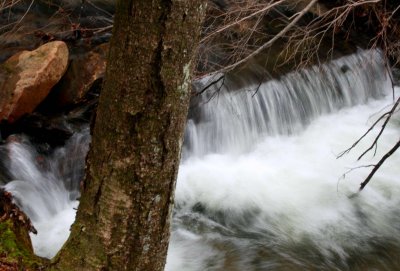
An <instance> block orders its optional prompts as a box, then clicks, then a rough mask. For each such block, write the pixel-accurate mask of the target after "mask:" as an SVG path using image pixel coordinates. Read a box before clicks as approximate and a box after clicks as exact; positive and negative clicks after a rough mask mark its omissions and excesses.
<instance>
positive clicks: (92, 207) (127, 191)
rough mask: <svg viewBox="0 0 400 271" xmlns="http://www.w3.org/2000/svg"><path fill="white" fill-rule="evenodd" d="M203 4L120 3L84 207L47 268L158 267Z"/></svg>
mask: <svg viewBox="0 0 400 271" xmlns="http://www.w3.org/2000/svg"><path fill="white" fill-rule="evenodd" d="M203 5H204V4H202V1H198V0H192V1H182V0H173V1H161V0H158V1H155V0H153V1H147V0H146V1H144V0H143V1H119V2H118V3H117V12H116V15H115V21H114V31H113V38H112V41H111V46H110V54H109V61H108V63H109V64H108V66H107V72H106V79H105V83H104V87H103V90H102V94H101V97H100V101H99V107H98V111H97V117H96V121H95V126H94V130H93V139H92V147H91V150H90V152H89V155H88V161H87V170H86V177H85V182H84V188H83V191H82V198H81V203H80V206H79V210H78V213H77V218H76V222H75V224H74V225H73V227H72V233H71V236H70V238H69V240H68V241H67V244H66V245H65V247H64V248H63V249H62V251H61V252H60V254H59V255H58V257H57V258H56V261H55V262H54V265H53V269H56V270H141V271H145V270H149V271H150V270H151V271H157V270H163V269H164V265H165V260H166V253H167V248H168V241H169V234H170V218H171V211H172V207H173V201H174V189H175V182H176V175H177V170H178V166H179V160H180V151H181V146H182V138H183V132H184V126H185V122H186V116H187V110H188V102H189V97H190V89H189V87H190V72H191V66H190V63H191V60H192V56H193V52H194V50H195V47H196V41H197V36H198V34H199V31H200V25H201V21H202V17H203V14H204V8H205V7H204V6H203Z"/></svg>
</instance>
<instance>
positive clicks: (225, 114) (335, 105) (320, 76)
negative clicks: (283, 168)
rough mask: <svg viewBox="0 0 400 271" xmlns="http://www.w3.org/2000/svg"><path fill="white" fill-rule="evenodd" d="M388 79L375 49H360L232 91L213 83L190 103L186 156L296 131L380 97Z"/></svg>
mask: <svg viewBox="0 0 400 271" xmlns="http://www.w3.org/2000/svg"><path fill="white" fill-rule="evenodd" d="M204 81H205V82H208V81H209V80H207V79H204ZM390 85H391V84H390V80H389V78H388V76H387V70H386V68H385V66H384V62H383V60H382V57H381V55H380V53H379V52H377V51H364V52H360V53H358V54H355V55H352V56H348V57H343V58H340V59H338V60H335V61H333V62H331V63H329V64H326V65H322V66H314V67H312V68H310V69H305V70H301V71H299V72H293V73H290V74H288V75H286V76H283V77H282V78H281V79H280V80H271V81H267V82H264V83H261V84H253V85H250V86H248V87H247V88H245V89H241V90H239V91H235V92H233V93H232V92H230V91H229V89H227V88H226V87H225V86H224V85H221V83H219V84H216V85H215V86H214V87H213V88H209V89H208V91H207V92H206V93H204V94H203V95H202V96H201V97H200V99H199V101H198V102H197V105H196V107H197V108H192V111H195V112H196V114H192V115H194V116H192V117H191V119H189V121H188V124H187V126H188V127H187V130H186V135H185V143H186V144H185V157H192V156H201V155H205V154H207V153H210V152H215V153H227V152H229V153H233V152H236V153H240V152H242V151H245V150H248V149H249V148H251V146H253V145H254V142H257V141H258V140H259V139H260V138H263V137H264V136H266V135H268V136H271V135H272V136H273V135H291V134H293V133H298V132H300V131H302V130H303V129H304V127H305V126H307V125H308V124H309V123H310V122H311V121H312V120H314V119H315V118H316V117H318V116H320V115H323V114H328V113H331V112H334V111H337V110H339V109H341V108H343V107H348V106H353V105H357V104H362V103H366V102H367V101H368V100H370V99H376V98H379V97H383V95H384V94H385V93H386V91H387V89H388V88H389V87H390ZM200 88H201V87H200Z"/></svg>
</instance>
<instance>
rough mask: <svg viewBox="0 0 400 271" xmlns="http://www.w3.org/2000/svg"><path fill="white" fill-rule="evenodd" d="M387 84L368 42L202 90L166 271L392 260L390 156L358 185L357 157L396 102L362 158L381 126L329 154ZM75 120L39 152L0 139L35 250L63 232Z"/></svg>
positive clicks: (83, 131) (386, 106)
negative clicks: (285, 70)
mask: <svg viewBox="0 0 400 271" xmlns="http://www.w3.org/2000/svg"><path fill="white" fill-rule="evenodd" d="M218 89H219V91H218V92H216V91H217V90H218ZM399 94H400V88H395V89H394V90H393V89H392V85H391V81H390V77H389V75H388V74H387V69H386V68H385V65H384V62H383V59H382V57H381V55H380V53H379V52H376V51H360V52H359V53H357V54H354V55H351V56H347V57H343V58H340V59H337V60H334V61H332V62H331V63H329V64H325V65H322V66H320V67H311V68H309V69H305V70H301V71H298V72H293V73H290V74H287V75H285V76H282V77H281V78H280V79H279V80H278V79H276V80H270V81H267V82H263V83H262V84H259V83H258V82H253V83H250V84H249V86H248V87H247V88H244V89H239V90H235V91H230V90H229V89H227V88H226V87H225V86H223V85H216V86H214V87H213V88H210V89H209V90H208V91H207V92H205V93H203V94H202V96H200V97H198V98H197V99H198V101H197V102H196V104H195V106H193V107H192V108H191V111H190V113H189V119H188V123H187V129H186V133H185V143H184V147H183V155H182V162H181V165H180V168H179V174H178V182H177V187H176V203H175V211H174V215H173V224H172V236H171V242H170V247H169V251H168V258H167V266H166V270H167V271H178V270H179V271H180V270H184V271H206V270H207V271H208V270H209V271H221V270H227V271H239V270H249V271H251V270H255V271H256V270H400V259H399V257H398V255H399V253H400V178H399V176H400V167H399V164H400V153H395V154H394V155H393V156H392V157H390V158H389V159H388V160H387V162H386V163H385V164H384V165H383V166H382V168H381V169H380V170H379V171H378V172H377V173H376V175H375V177H374V178H373V179H372V181H371V182H370V184H368V186H367V187H366V188H365V190H363V191H362V192H361V193H357V191H358V188H359V185H360V183H361V182H362V181H363V180H364V179H365V178H366V176H367V175H368V173H369V172H370V170H371V168H370V167H364V166H365V165H370V164H374V163H376V162H377V161H378V160H379V159H380V157H381V156H382V155H383V154H384V153H385V152H387V151H388V150H389V149H390V148H391V147H392V146H393V145H394V144H395V143H396V142H397V141H398V140H399V135H400V132H399V131H400V130H399V129H400V127H399V126H400V116H399V113H397V114H396V115H395V116H394V117H393V120H392V121H391V122H389V124H388V126H387V128H386V129H385V131H384V133H383V135H382V138H381V139H380V141H379V144H378V148H377V149H376V154H375V155H374V151H372V152H370V153H368V154H367V155H366V156H365V157H364V158H363V159H362V160H361V161H357V158H358V156H359V155H360V154H361V153H362V152H363V151H364V150H365V149H366V148H368V147H369V146H370V144H371V143H372V141H373V140H374V138H375V136H376V135H377V133H378V132H379V128H380V125H378V126H377V128H376V129H373V130H372V132H371V133H370V134H369V135H368V136H367V137H366V138H365V139H364V140H363V141H362V142H361V143H360V144H359V145H358V146H357V147H356V148H354V149H353V150H352V151H350V152H349V153H348V154H346V155H344V156H343V157H342V158H340V159H337V156H338V155H339V154H340V153H341V152H342V151H344V150H346V149H347V148H349V147H350V146H351V145H352V144H353V143H354V142H355V141H356V140H357V139H358V138H359V137H360V136H361V135H363V134H364V133H365V132H366V131H367V130H368V128H369V127H370V125H371V124H373V123H374V121H375V120H376V119H377V118H379V116H380V115H381V114H382V113H384V112H386V111H388V110H390V108H391V107H390V106H391V105H392V104H393V99H394V96H395V97H396V98H397V97H398V95H399ZM75 129H76V132H75V134H74V135H73V136H72V137H71V138H70V139H69V140H68V142H67V144H66V145H65V146H64V147H61V148H57V149H55V150H53V151H52V152H51V153H50V154H48V155H43V154H41V153H40V152H39V151H38V150H37V147H36V146H35V145H34V144H32V143H31V139H30V138H28V137H27V136H25V135H13V136H11V137H9V139H8V143H7V144H5V145H3V146H1V147H0V154H3V155H4V156H5V157H8V158H7V160H6V161H5V162H4V165H5V168H6V169H7V171H8V173H7V174H8V175H9V176H11V179H12V180H13V181H11V182H8V183H4V186H5V188H6V189H7V190H8V191H10V192H11V193H13V195H14V196H15V198H16V202H17V203H18V204H19V205H20V206H21V207H22V208H23V210H24V211H25V212H26V213H27V215H28V216H29V217H30V218H31V220H32V222H33V224H34V226H35V227H36V229H37V231H38V234H37V235H33V234H32V235H31V237H32V242H33V246H34V249H35V253H36V254H38V255H40V256H43V257H48V258H51V257H53V256H54V255H55V254H56V253H57V251H58V250H59V249H60V248H61V246H62V244H63V243H64V242H65V240H66V239H67V238H68V235H69V227H70V225H71V224H72V223H73V220H74V217H75V212H76V208H77V207H78V204H79V202H78V199H79V186H80V181H81V179H82V176H83V173H84V161H85V155H86V152H87V150H88V145H89V142H90V136H89V128H88V126H87V125H82V126H79V127H78V128H75Z"/></svg>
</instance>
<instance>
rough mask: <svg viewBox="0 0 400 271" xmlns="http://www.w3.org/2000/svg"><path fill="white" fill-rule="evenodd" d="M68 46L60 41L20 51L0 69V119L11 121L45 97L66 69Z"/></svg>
mask: <svg viewBox="0 0 400 271" xmlns="http://www.w3.org/2000/svg"><path fill="white" fill-rule="evenodd" d="M68 54H69V53H68V47H67V45H66V44H65V43H64V42H62V41H53V42H49V43H46V44H44V45H42V46H40V47H39V48H37V49H36V50H33V51H23V52H20V53H18V54H16V55H14V56H12V57H10V58H9V59H8V60H7V61H6V62H5V63H3V64H2V65H1V66H0V120H8V122H14V121H15V120H17V119H18V118H20V117H21V116H23V115H24V114H27V113H32V112H33V111H34V110H35V108H36V107H37V106H38V105H39V104H40V102H42V101H43V100H44V98H46V96H47V95H48V94H49V92H50V90H51V89H52V87H53V86H54V85H55V84H56V83H57V82H58V81H59V80H60V79H61V77H62V76H63V74H64V73H65V71H66V69H67V66H68Z"/></svg>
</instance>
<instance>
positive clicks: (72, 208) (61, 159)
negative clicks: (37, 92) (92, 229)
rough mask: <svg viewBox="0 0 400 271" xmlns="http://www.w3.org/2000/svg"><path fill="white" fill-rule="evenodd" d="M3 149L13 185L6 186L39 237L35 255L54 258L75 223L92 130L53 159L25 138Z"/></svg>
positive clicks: (14, 138)
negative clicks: (80, 185) (36, 148)
mask: <svg viewBox="0 0 400 271" xmlns="http://www.w3.org/2000/svg"><path fill="white" fill-rule="evenodd" d="M8 140H9V143H8V144H6V145H5V146H4V147H2V149H1V152H2V153H3V159H4V160H5V167H6V168H7V169H8V173H9V175H10V176H9V178H10V179H12V180H13V181H11V182H9V183H7V184H6V185H5V189H6V190H7V191H9V192H11V193H12V194H13V196H14V198H15V199H16V201H17V204H18V205H19V206H21V207H22V209H23V210H24V211H25V213H26V214H27V215H28V217H29V218H30V219H31V220H32V223H33V225H34V227H35V228H36V230H37V232H38V234H37V235H34V234H31V238H32V243H33V246H34V250H35V253H36V254H38V255H40V256H42V257H47V258H51V257H53V256H54V255H55V254H56V253H57V251H58V250H59V249H60V248H61V246H62V245H63V243H64V242H65V240H66V239H67V238H68V236H69V228H70V226H71V224H72V222H73V221H74V219H75V212H76V208H77V207H78V201H77V198H78V196H79V183H80V181H81V178H82V176H83V171H84V163H85V156H86V153H87V151H88V148H89V142H90V136H89V128H88V127H84V128H81V129H80V131H77V133H76V134H75V135H74V136H72V137H71V138H70V139H69V141H68V142H67V144H66V146H65V147H63V148H58V149H56V150H55V151H54V152H53V153H52V154H51V155H49V156H44V155H43V154H40V153H38V152H37V151H36V150H35V149H34V147H33V146H32V144H31V143H30V142H29V140H28V138H26V137H25V136H23V135H22V136H11V138H9V139H8Z"/></svg>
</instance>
